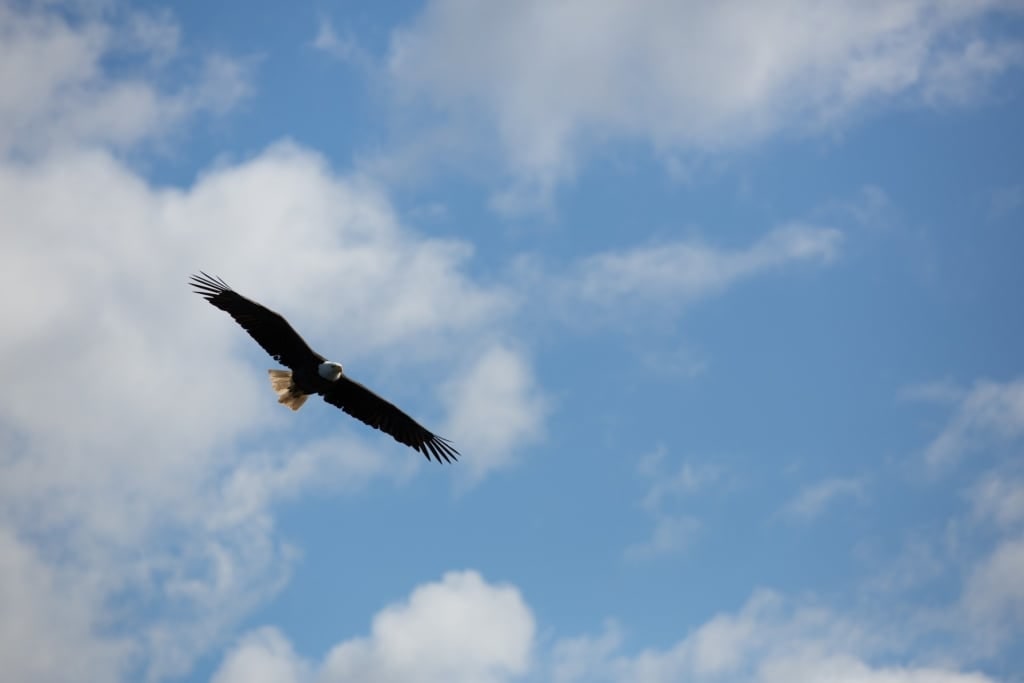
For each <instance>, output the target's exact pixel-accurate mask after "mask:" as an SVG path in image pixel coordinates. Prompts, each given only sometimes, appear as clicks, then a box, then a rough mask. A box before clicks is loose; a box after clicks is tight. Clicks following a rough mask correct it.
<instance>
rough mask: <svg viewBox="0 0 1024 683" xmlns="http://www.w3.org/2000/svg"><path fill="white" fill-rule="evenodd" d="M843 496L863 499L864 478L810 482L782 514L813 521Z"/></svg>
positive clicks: (787, 504) (787, 505) (785, 507)
mask: <svg viewBox="0 0 1024 683" xmlns="http://www.w3.org/2000/svg"><path fill="white" fill-rule="evenodd" d="M841 498H853V499H856V500H863V498H864V481H863V480H862V479H850V478H847V479H843V478H836V479H825V480H823V481H819V482H816V483H814V484H809V485H807V486H805V487H804V488H803V489H801V491H800V493H798V494H797V495H796V497H794V498H793V499H792V500H790V501H789V502H788V503H786V505H785V506H784V507H783V509H782V514H783V515H785V516H786V517H789V518H791V519H797V520H801V521H804V522H807V521H811V520H813V519H815V518H816V517H818V516H820V515H821V514H822V513H823V512H824V511H825V509H826V508H827V507H828V506H829V505H832V504H834V503H835V502H836V501H837V500H839V499H841Z"/></svg>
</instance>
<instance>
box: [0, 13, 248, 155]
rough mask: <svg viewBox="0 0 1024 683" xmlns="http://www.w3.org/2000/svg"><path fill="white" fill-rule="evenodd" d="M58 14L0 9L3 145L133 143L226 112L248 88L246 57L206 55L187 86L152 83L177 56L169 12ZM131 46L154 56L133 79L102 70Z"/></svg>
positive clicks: (34, 150) (31, 149)
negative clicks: (118, 16)
mask: <svg viewBox="0 0 1024 683" xmlns="http://www.w3.org/2000/svg"><path fill="white" fill-rule="evenodd" d="M66 17H67V15H64V14H61V13H57V12H46V11H41V10H39V9H38V8H33V9H20V10H18V9H14V8H12V7H9V6H5V7H2V8H0V34H2V35H3V36H4V41H3V43H2V44H0V81H2V82H3V83H4V87H3V90H2V92H0V152H2V153H10V152H17V153H20V154H38V153H41V152H42V151H45V150H47V149H50V148H53V147H55V146H63V145H75V144H78V143H81V142H90V143H96V144H109V145H117V146H121V147H127V146H130V145H133V144H136V143H138V142H139V141H141V140H146V139H152V138H157V137H160V136H165V135H167V134H168V133H170V132H172V131H173V130H176V129H177V127H178V126H180V124H181V123H182V122H183V121H185V120H187V119H188V118H189V117H191V116H192V115H194V114H196V113H198V112H203V111H209V112H214V113H223V112H225V111H227V110H228V109H230V108H231V107H232V106H234V105H235V104H236V103H237V102H238V101H239V100H241V99H242V98H244V97H245V96H246V95H248V94H249V92H250V90H251V84H250V80H251V74H250V70H249V68H248V67H247V65H246V63H245V62H244V61H242V60H236V59H232V58H229V57H226V56H224V55H215V54H210V55H206V56H205V57H204V58H203V60H204V61H203V64H202V65H201V66H200V68H199V72H200V75H199V77H198V79H197V80H196V81H195V82H194V83H193V84H191V85H189V86H186V87H182V88H180V89H178V90H176V91H172V92H166V91H164V90H161V89H159V88H158V87H156V86H154V85H153V80H154V79H153V78H151V77H152V76H153V74H154V73H158V72H159V70H160V69H161V68H163V67H164V65H166V64H167V63H168V62H170V61H172V60H173V59H174V58H175V57H176V56H177V55H178V53H179V48H178V28H177V26H176V24H175V23H174V20H173V19H172V18H171V16H170V15H169V14H168V13H157V14H146V13H143V12H127V13H125V18H123V19H122V22H123V23H118V24H112V23H109V22H108V21H106V20H104V19H102V18H100V17H88V16H86V17H80V18H79V19H78V20H75V21H73V20H70V19H68V18H66ZM125 52H142V53H143V54H146V55H149V56H150V57H151V59H150V60H149V61H148V64H149V67H148V68H149V69H150V70H151V71H152V73H147V72H145V71H144V72H143V73H142V74H137V75H135V76H132V77H122V78H118V79H110V78H106V77H105V76H104V64H105V62H107V61H109V60H111V59H113V58H115V57H117V56H119V55H123V54H124V53H125Z"/></svg>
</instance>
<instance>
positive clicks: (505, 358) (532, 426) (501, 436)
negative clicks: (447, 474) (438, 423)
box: [446, 344, 548, 481]
mask: <svg viewBox="0 0 1024 683" xmlns="http://www.w3.org/2000/svg"><path fill="white" fill-rule="evenodd" d="M446 393H447V402H448V405H449V418H448V425H447V427H446V429H447V430H448V431H449V433H450V434H451V436H452V438H454V439H456V440H457V441H458V443H459V444H461V447H460V448H461V452H462V453H463V455H464V456H465V457H463V458H462V459H461V461H460V465H461V466H464V467H465V468H466V469H468V470H469V471H470V472H471V475H470V477H471V479H472V480H473V481H476V480H478V479H480V478H481V477H483V476H484V475H485V474H486V473H488V472H490V471H492V470H494V469H497V468H500V467H504V466H507V465H509V464H510V463H511V462H512V459H513V458H514V456H515V455H516V452H517V449H520V448H522V446H523V445H524V444H527V443H530V442H532V441H536V440H537V439H539V438H540V437H541V435H542V432H543V424H544V418H545V416H546V414H547V412H548V401H547V399H546V398H545V397H544V396H543V394H542V393H541V391H540V388H539V387H538V386H537V383H536V381H535V380H534V377H533V374H532V371H531V369H530V366H529V364H528V363H527V362H526V360H525V359H524V358H523V356H522V355H521V354H520V353H518V352H516V351H513V350H512V349H509V348H507V347H505V346H503V345H501V344H497V345H494V346H491V347H489V348H487V349H486V350H485V351H484V352H483V353H482V354H480V356H479V357H478V358H477V359H476V361H475V362H474V363H473V365H472V366H471V367H469V368H467V369H466V370H465V371H464V372H463V373H462V374H461V375H459V376H458V377H456V378H454V379H453V380H452V381H451V383H450V384H449V385H448V387H447V389H446Z"/></svg>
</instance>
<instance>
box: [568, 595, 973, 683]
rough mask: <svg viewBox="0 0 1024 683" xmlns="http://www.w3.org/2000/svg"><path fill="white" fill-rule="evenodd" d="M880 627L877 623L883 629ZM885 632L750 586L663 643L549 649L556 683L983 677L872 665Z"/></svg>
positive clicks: (609, 636)
mask: <svg viewBox="0 0 1024 683" xmlns="http://www.w3.org/2000/svg"><path fill="white" fill-rule="evenodd" d="M883 630H884V629H883ZM882 650H884V636H883V634H882V633H881V631H879V630H878V629H875V628H871V627H870V626H869V625H867V624H860V623H857V622H854V621H850V620H847V619H843V618H840V617H838V616H837V615H835V614H833V613H831V612H829V611H828V610H825V609H822V608H820V607H815V606H813V605H800V604H797V603H794V602H792V601H789V600H786V599H785V598H783V597H782V596H780V595H779V594H777V593H773V592H771V591H763V590H762V591H757V592H755V593H754V594H753V595H752V596H751V597H750V599H749V600H748V601H747V603H746V604H745V605H743V607H742V608H741V609H739V610H738V611H737V612H735V613H722V614H719V615H717V616H715V617H712V618H711V619H709V620H708V621H707V622H705V623H704V624H702V625H700V626H699V627H698V628H696V629H695V630H694V631H693V632H691V633H690V634H689V635H687V636H685V637H683V638H682V639H680V640H678V641H676V642H675V643H673V644H671V645H670V646H668V647H666V648H664V649H660V648H649V649H645V650H643V651H641V652H639V653H636V654H629V653H627V652H623V648H622V638H621V636H620V635H619V628H618V627H616V626H615V625H614V624H611V625H609V626H608V627H606V630H605V633H604V634H602V635H600V636H592V637H582V638H573V639H567V640H565V641H562V642H560V643H559V644H558V646H556V647H555V648H554V650H553V654H554V658H555V659H554V664H553V670H554V671H556V672H558V673H559V676H558V678H557V679H556V680H558V681H559V683H572V682H573V681H616V682H619V681H621V682H623V683H625V682H627V681H647V682H650V683H659V682H665V683H668V682H669V681H680V680H686V681H694V683H703V682H708V683H711V682H714V681H723V680H745V681H755V682H758V683H791V682H792V681H806V682H807V683H811V682H812V681H823V680H828V681H848V682H849V683H924V682H925V681H928V682H929V683H931V682H932V681H942V682H944V683H990V682H991V681H992V680H993V679H990V678H989V677H987V676H984V675H981V674H975V673H965V672H961V671H958V670H956V669H951V668H949V667H946V666H939V665H928V664H918V665H914V666H895V665H888V666H886V665H876V664H873V663H872V659H873V656H872V653H878V652H881V651H882Z"/></svg>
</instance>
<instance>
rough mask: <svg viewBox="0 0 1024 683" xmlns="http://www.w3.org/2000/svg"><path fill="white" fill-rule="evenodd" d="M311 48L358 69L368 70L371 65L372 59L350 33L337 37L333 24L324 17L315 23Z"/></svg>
mask: <svg viewBox="0 0 1024 683" xmlns="http://www.w3.org/2000/svg"><path fill="white" fill-rule="evenodd" d="M312 46H313V47H314V48H316V49H317V50H320V51H321V52H323V53H325V54H328V55H330V56H331V57H334V58H335V59H338V60H340V61H342V62H348V63H351V64H354V65H356V66H359V67H363V68H370V67H371V65H372V63H373V62H372V58H371V57H370V55H368V54H367V53H366V51H365V50H364V49H363V48H362V47H361V46H360V45H359V43H358V41H357V40H356V39H355V36H353V35H352V34H351V33H345V34H344V35H343V36H339V35H338V33H337V31H335V29H334V24H332V23H331V21H330V20H329V19H327V18H324V17H321V19H320V21H319V22H318V23H317V29H316V36H315V37H314V38H313V42H312Z"/></svg>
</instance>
